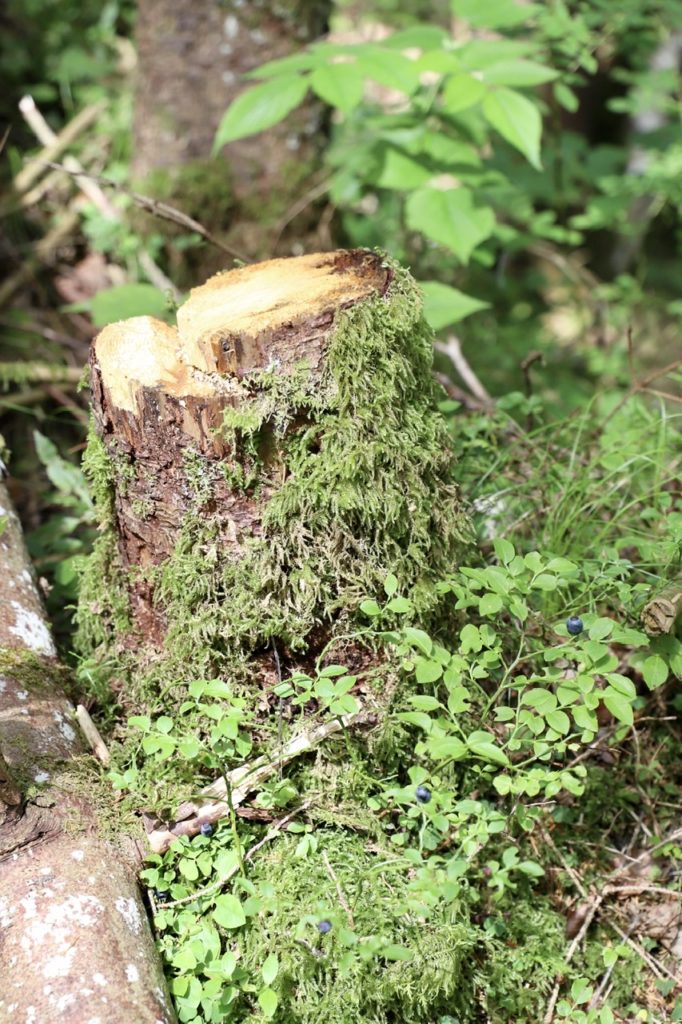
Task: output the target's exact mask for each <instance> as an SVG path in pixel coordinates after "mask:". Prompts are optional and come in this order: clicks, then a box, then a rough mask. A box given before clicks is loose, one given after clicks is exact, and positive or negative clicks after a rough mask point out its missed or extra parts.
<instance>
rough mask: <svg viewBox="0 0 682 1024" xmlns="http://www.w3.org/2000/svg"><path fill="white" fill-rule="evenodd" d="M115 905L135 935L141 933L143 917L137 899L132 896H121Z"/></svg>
mask: <svg viewBox="0 0 682 1024" xmlns="http://www.w3.org/2000/svg"><path fill="white" fill-rule="evenodd" d="M114 906H115V907H116V909H117V910H118V912H119V914H120V915H121V917H122V918H123V920H124V921H125V923H126V924H127V925H128V928H129V929H130V930H131V932H132V933H133V934H134V935H139V934H140V932H141V931H142V918H141V916H140V911H139V909H138V906H137V903H136V901H135V900H134V899H133V897H132V896H130V897H128V898H126V897H125V896H119V898H118V899H117V900H116V902H115V903H114Z"/></svg>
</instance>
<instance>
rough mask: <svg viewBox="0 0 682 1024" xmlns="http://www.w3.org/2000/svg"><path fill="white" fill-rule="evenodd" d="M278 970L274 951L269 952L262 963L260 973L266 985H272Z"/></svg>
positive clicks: (277, 961)
mask: <svg viewBox="0 0 682 1024" xmlns="http://www.w3.org/2000/svg"><path fill="white" fill-rule="evenodd" d="M278 971H279V960H278V959H277V956H276V954H275V953H271V954H270V956H269V957H268V958H267V960H266V961H265V963H264V964H263V967H262V970H261V974H262V975H263V981H264V982H265V984H266V985H272V983H273V981H274V980H275V978H276V977H277V972H278Z"/></svg>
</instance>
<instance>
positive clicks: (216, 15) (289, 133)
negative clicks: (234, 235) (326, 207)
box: [133, 0, 331, 255]
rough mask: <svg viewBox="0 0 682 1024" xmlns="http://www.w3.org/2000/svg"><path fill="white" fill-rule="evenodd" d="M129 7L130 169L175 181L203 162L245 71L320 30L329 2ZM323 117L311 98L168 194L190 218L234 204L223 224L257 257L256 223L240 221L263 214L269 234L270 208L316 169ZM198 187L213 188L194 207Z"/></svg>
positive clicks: (183, 0) (299, 190)
mask: <svg viewBox="0 0 682 1024" xmlns="http://www.w3.org/2000/svg"><path fill="white" fill-rule="evenodd" d="M137 10H138V15H137V30H136V42H137V50H138V78H137V94H136V103H135V121H134V150H133V152H134V157H133V171H134V173H135V175H136V176H137V177H138V178H144V177H146V176H147V175H149V173H150V172H151V171H156V170H159V169H165V170H167V171H168V173H169V174H170V175H171V177H172V178H176V177H177V176H178V172H179V170H180V169H181V168H182V167H183V165H187V164H189V163H196V162H203V163H204V164H206V167H207V168H208V167H209V164H208V161H209V158H210V156H211V151H212V146H213V138H214V135H215V131H216V128H217V127H218V123H219V121H220V119H221V117H222V115H223V113H224V112H225V110H226V109H227V107H228V106H229V105H230V103H231V102H232V100H233V99H234V98H235V97H236V96H237V95H238V94H239V93H240V92H241V91H242V90H243V89H244V88H245V87H247V86H248V82H247V81H246V80H245V78H244V75H245V74H246V73H247V72H248V71H251V70H253V69H254V68H256V67H258V66H259V65H261V64H264V63H265V62H266V61H270V60H274V59H277V58H280V57H284V56H287V55H288V54H290V53H292V52H295V51H297V50H299V49H301V48H302V47H304V46H305V45H306V44H308V43H310V42H312V41H313V40H315V39H317V38H318V37H319V36H320V35H322V34H323V33H324V32H325V31H326V30H327V20H328V16H329V13H330V10H331V3H330V2H329V0H285V2H283V3H274V2H272V0H264V2H257V3H254V2H251V0H249V2H244V0H229V2H226V3H219V2H218V0H138V5H137ZM323 117H324V108H323V107H322V105H321V104H320V103H319V102H316V101H314V100H312V99H311V100H310V101H309V102H308V103H306V104H304V105H303V106H302V107H301V108H299V109H298V110H296V111H294V112H293V113H292V115H291V116H290V117H288V118H287V119H286V121H284V122H283V123H282V124H279V125H276V126H275V127H273V128H271V129H270V130H269V131H267V132H265V133H260V134H258V135H255V136H253V137H252V138H247V139H242V140H241V141H238V142H234V143H231V144H230V145H229V146H228V147H227V148H226V150H225V151H224V153H223V155H222V157H221V159H220V162H219V168H220V169H221V171H222V174H221V176H219V174H216V168H215V167H214V168H213V171H212V172H209V170H208V169H207V170H206V173H205V177H206V181H205V182H204V183H203V184H202V183H201V182H200V180H199V175H198V174H192V179H191V182H189V183H188V182H187V180H186V181H185V183H184V187H183V186H178V185H176V186H175V192H174V193H173V194H172V195H171V198H175V199H176V200H177V203H178V205H179V206H181V208H182V209H183V210H184V211H185V212H186V213H189V214H192V215H194V216H196V217H197V219H199V220H201V218H202V213H203V215H204V216H206V214H207V209H208V208H210V207H212V206H213V204H215V203H216V202H218V201H219V200H220V199H222V204H223V211H226V210H228V209H230V208H232V207H233V206H234V205H235V204H236V206H237V207H238V209H237V210H233V216H232V220H233V221H238V222H239V224H240V233H241V239H240V246H239V248H240V249H241V251H246V252H249V253H251V254H252V255H258V254H260V255H262V254H263V253H262V249H263V244H262V243H263V237H262V236H263V232H264V228H265V225H264V224H261V225H260V230H259V231H256V228H255V226H254V227H253V229H250V228H248V225H249V224H250V223H251V221H253V222H259V221H263V220H267V218H263V211H265V210H267V211H270V216H269V219H270V222H271V223H270V225H269V228H270V232H272V227H273V223H274V224H275V225H276V222H277V220H278V214H277V212H276V208H277V206H279V207H280V213H281V210H282V209H283V208H286V206H287V205H288V204H290V203H291V202H292V201H293V200H294V199H295V198H298V197H299V196H300V195H302V194H303V193H304V192H305V191H306V189H307V188H308V187H309V178H310V175H311V173H312V172H313V171H314V170H316V169H317V167H318V165H319V157H320V152H321V145H322V142H323V132H322V131H321V128H322V121H323ZM197 169H199V165H197ZM202 189H203V190H205V191H206V193H207V194H210V193H213V194H212V195H209V198H208V199H207V200H206V201H205V202H204V203H203V209H202V202H201V200H200V198H199V194H200V193H201V191H202ZM183 193H184V194H183ZM192 204H196V206H195V208H190V207H191V206H192ZM273 211H274V212H273ZM223 217H224V212H223ZM212 227H213V228H214V227H215V221H214V223H213V225H212ZM245 233H246V235H245ZM251 234H253V238H252V237H251ZM259 243H260V244H259ZM235 244H236V242H235Z"/></svg>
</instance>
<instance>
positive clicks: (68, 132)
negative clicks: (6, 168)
mask: <svg viewBox="0 0 682 1024" xmlns="http://www.w3.org/2000/svg"><path fill="white" fill-rule="evenodd" d="M104 106H105V104H104V102H102V101H99V102H98V103H91V104H90V106H88V107H84V108H83V109H82V110H81V111H80V112H79V113H78V114H76V116H75V117H74V118H73V119H72V120H71V121H69V123H68V124H67V125H65V126H64V127H63V128H62V130H61V131H60V132H59V134H58V135H55V136H54V138H53V139H52V140H51V141H49V142H43V149H42V150H41V152H40V153H38V154H37V155H36V156H33V157H31V158H30V159H29V160H27V161H26V163H25V164H24V166H23V167H22V168H21V170H20V171H18V172H17V174H16V176H15V178H14V188H15V190H16V191H17V192H26V191H27V190H28V189H29V188H30V187H31V185H32V184H33V183H34V181H37V179H38V178H39V177H40V176H41V174H42V173H43V171H44V169H45V164H46V162H47V161H48V160H56V159H57V157H58V156H60V155H61V154H62V153H63V152H64V150H65V149H67V148H68V147H69V146H70V145H71V143H72V142H75V140H76V139H77V138H78V136H79V135H80V134H81V133H82V132H84V131H85V129H86V128H89V127H90V125H91V124H92V123H93V121H95V120H96V119H97V118H98V117H99V115H100V114H101V112H102V110H103V109H104ZM22 113H23V111H22ZM24 116H25V117H26V118H27V120H28V119H29V118H30V120H28V124H29V127H30V128H31V130H32V131H33V132H34V134H35V135H36V136H37V137H38V131H40V132H41V134H42V132H43V128H42V125H41V124H39V122H38V120H37V119H35V105H34V109H30V104H27V106H26V114H25V115H24ZM38 141H39V142H41V141H42V140H41V139H40V138H39V137H38Z"/></svg>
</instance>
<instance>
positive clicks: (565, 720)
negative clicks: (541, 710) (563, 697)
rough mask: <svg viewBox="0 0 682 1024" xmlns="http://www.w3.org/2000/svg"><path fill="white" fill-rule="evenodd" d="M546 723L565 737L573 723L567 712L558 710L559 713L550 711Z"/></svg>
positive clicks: (546, 716)
mask: <svg viewBox="0 0 682 1024" xmlns="http://www.w3.org/2000/svg"><path fill="white" fill-rule="evenodd" d="M545 721H546V722H547V725H549V727H550V728H551V729H554V731H555V732H558V733H559V734H560V735H561V736H565V735H566V734H567V733H568V730H569V729H570V728H571V722H570V719H569V717H568V715H567V714H566V712H565V711H561V709H558V710H557V711H549V712H548V713H547V714H546V715H545Z"/></svg>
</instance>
